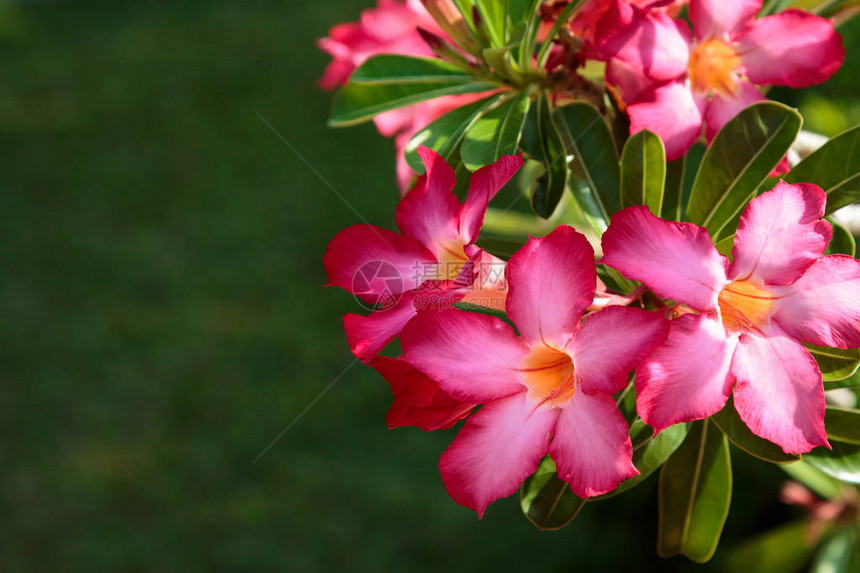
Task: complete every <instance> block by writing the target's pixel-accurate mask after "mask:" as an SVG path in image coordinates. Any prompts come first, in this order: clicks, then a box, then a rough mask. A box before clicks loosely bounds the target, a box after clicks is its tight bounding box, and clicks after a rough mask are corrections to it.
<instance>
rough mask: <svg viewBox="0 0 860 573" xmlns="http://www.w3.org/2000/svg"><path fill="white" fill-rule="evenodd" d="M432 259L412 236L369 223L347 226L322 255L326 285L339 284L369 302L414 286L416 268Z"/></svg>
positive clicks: (374, 301)
mask: <svg viewBox="0 0 860 573" xmlns="http://www.w3.org/2000/svg"><path fill="white" fill-rule="evenodd" d="M435 262H436V258H435V257H434V256H433V254H432V253H430V252H429V251H427V249H425V248H424V247H422V246H421V244H420V243H418V242H417V241H415V240H414V239H412V238H410V237H403V236H401V235H398V234H397V233H395V232H393V231H388V230H386V229H382V228H380V227H376V226H373V225H353V226H352V227H347V228H346V229H344V230H343V231H341V232H340V233H338V234H337V235H336V236H335V238H334V239H332V241H331V243H329V245H328V249H326V252H325V255H324V256H323V265H325V270H326V274H327V275H328V285H327V286H339V287H340V288H342V289H345V290H347V291H349V292H351V293H353V294H355V295H357V296H359V297H361V299H362V300H364V301H366V302H367V303H369V304H378V303H384V302H387V301H388V299H390V297H391V296H394V295H398V294H400V293H402V292H404V291H409V290H412V289H414V288H416V287H417V286H418V285H417V284H415V282H416V268H417V267H418V266H419V265H421V264H434V263H435Z"/></svg>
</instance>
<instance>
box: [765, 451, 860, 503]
mask: <svg viewBox="0 0 860 573" xmlns="http://www.w3.org/2000/svg"><path fill="white" fill-rule="evenodd" d="M780 468H781V469H782V471H784V472H785V473H787V474H788V475H790V476H791V477H792V479H794V480H795V481H798V482H800V483H802V484H803V485H805V486H806V487H808V488H809V489H811V490H812V491H814V492H815V493H817V494H818V495H820V496H821V497H823V498H825V499H834V498H836V497H837V496H839V495H841V494H842V491H843V490H844V489H845V484H843V483H842V482H840V481H838V480H835V479H833V478H832V477H831V476H829V475H827V474H825V473H824V472H822V471H821V470H818V469H816V468H814V467H813V466H811V465H809V464H808V463H806V462H805V461H803V460H801V461H799V462H797V463H796V464H789V465H786V466H780Z"/></svg>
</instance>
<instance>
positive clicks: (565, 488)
mask: <svg viewBox="0 0 860 573" xmlns="http://www.w3.org/2000/svg"><path fill="white" fill-rule="evenodd" d="M583 505H585V500H584V499H581V498H579V497H577V496H576V495H574V493H573V492H572V491H570V486H569V485H568V484H567V482H565V481H562V480H561V479H560V478H559V477H558V474H557V473H556V469H555V463H554V462H553V461H552V458H550V457H549V456H547V457H545V458H544V459H543V460H542V461H541V463H540V465H539V466H538V469H537V472H535V474H534V475H532V476H530V477H528V478H526V480H525V481H524V482H523V485H522V486H520V508H521V509H522V510H523V514H524V515H525V516H526V517H527V518H528V520H529V521H531V522H532V523H533V524H534V526H535V527H537V528H538V529H544V530H547V529H561V528H562V527H564V526H565V525H567V524H568V523H570V522H571V521H572V520H573V518H574V517H576V514H577V513H579V510H580V509H582V506H583Z"/></svg>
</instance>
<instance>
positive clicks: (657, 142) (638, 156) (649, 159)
mask: <svg viewBox="0 0 860 573" xmlns="http://www.w3.org/2000/svg"><path fill="white" fill-rule="evenodd" d="M665 186H666V149H665V148H664V147H663V141H662V140H661V139H660V137H659V136H657V135H656V134H654V133H651V132H650V131H648V130H643V131H638V132H636V133H634V134H633V135H631V136H630V139H628V140H627V143H626V144H624V151H623V152H622V153H621V208H622V209H623V208H624V207H630V206H633V205H647V207H648V209H650V210H651V213H652V214H654V215H656V216H657V217H660V216H661V212H662V209H663V193H664V189H665Z"/></svg>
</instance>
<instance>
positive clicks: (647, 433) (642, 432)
mask: <svg viewBox="0 0 860 573" xmlns="http://www.w3.org/2000/svg"><path fill="white" fill-rule="evenodd" d="M653 437H654V428H652V427H651V426H649V425H648V424H646V423H645V422H643V421H642V418H636V419H635V420H633V423H632V424H631V425H630V444H631V445H632V446H633V449H634V450H638V449H639V448H641V447H643V446H645V445H647V444H649V443H650V442H651V439H652V438H653Z"/></svg>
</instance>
